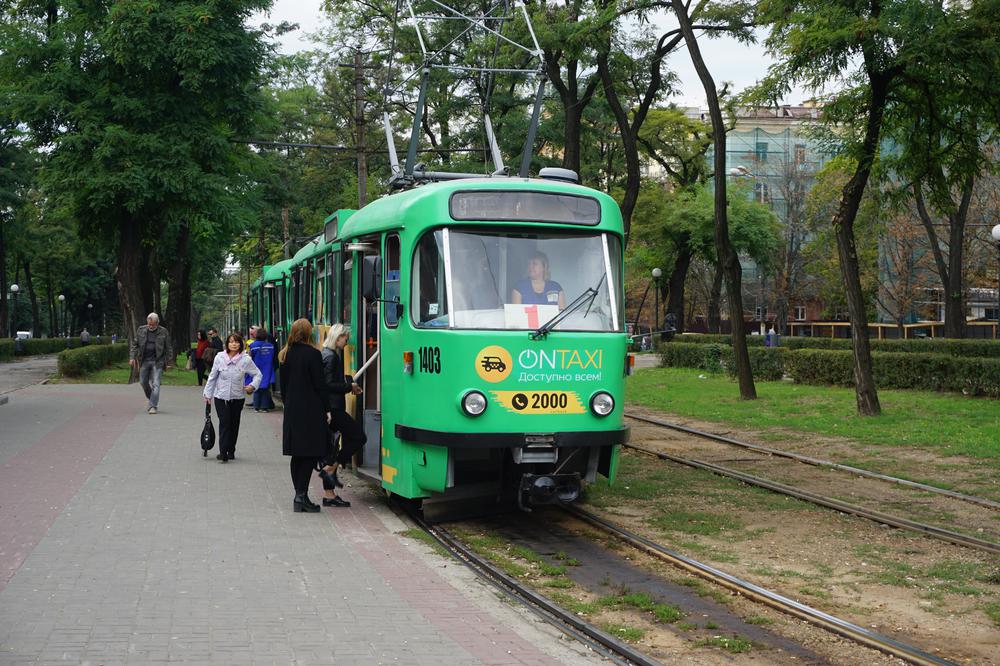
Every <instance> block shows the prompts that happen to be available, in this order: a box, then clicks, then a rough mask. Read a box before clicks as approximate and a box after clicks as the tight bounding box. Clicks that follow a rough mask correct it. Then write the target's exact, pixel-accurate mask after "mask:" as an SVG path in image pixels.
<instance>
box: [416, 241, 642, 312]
mask: <svg viewBox="0 0 1000 666" xmlns="http://www.w3.org/2000/svg"><path fill="white" fill-rule="evenodd" d="M621 273H622V269H621V243H620V242H619V240H618V238H617V237H615V236H613V235H611V234H604V233H594V234H582V235H580V234H573V235H567V234H559V235H556V234H542V233H535V232H532V233H510V232H505V233H502V232H494V231H487V230H479V229H475V230H470V229H438V230H436V231H434V232H431V233H428V234H426V235H424V237H423V238H421V240H420V241H419V243H418V245H417V250H416V253H415V255H414V261H413V282H412V298H411V301H410V303H411V305H410V308H411V311H412V312H411V314H412V317H413V321H414V322H415V323H416V325H417V326H422V327H429V328H435V327H444V328H461V329H495V330H500V329H515V330H536V329H538V328H539V327H540V326H542V325H543V324H545V323H546V322H549V321H550V320H552V318H553V317H555V316H556V315H558V314H559V313H560V312H561V311H562V310H564V309H566V308H567V306H570V305H572V304H573V303H574V301H576V300H577V299H578V298H580V297H581V296H583V295H584V294H587V299H586V300H587V301H588V302H586V303H584V304H583V305H582V307H575V308H571V309H569V310H568V311H567V314H566V316H565V317H564V318H562V319H560V320H559V321H558V323H557V324H556V325H555V326H554V327H553V329H552V330H555V331H621V330H622V326H623V321H624V317H623V316H622V311H621V308H622V303H621V297H620V289H621V286H620V285H621ZM588 290H593V291H589V292H588ZM594 291H596V294H594Z"/></svg>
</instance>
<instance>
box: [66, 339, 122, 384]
mask: <svg viewBox="0 0 1000 666" xmlns="http://www.w3.org/2000/svg"><path fill="white" fill-rule="evenodd" d="M127 359H128V344H126V343H117V344H113V345H96V346H93V345H92V346H89V347H84V348H82V349H66V350H64V351H61V352H59V374H60V375H62V376H64V377H82V376H84V375H86V374H89V373H91V372H94V371H96V370H100V369H101V368H105V367H107V366H109V365H111V364H113V363H119V362H121V361H124V360H127Z"/></svg>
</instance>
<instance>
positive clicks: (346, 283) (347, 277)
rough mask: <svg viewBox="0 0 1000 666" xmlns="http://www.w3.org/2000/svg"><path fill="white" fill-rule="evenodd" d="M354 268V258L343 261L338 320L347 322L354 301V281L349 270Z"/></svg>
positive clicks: (349, 318) (349, 319)
mask: <svg viewBox="0 0 1000 666" xmlns="http://www.w3.org/2000/svg"><path fill="white" fill-rule="evenodd" d="M353 269H354V260H353V259H351V258H348V259H347V260H346V261H344V271H343V273H341V278H340V292H341V294H343V298H342V299H341V301H340V303H341V307H340V321H341V322H343V323H345V324H347V323H349V322H350V321H351V307H352V304H353V303H354V283H353V282H352V280H351V272H352V270H353Z"/></svg>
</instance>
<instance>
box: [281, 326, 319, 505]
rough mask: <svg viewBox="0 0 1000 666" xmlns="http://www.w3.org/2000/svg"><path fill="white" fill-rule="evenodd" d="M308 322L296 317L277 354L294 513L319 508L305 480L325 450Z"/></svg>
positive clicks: (315, 352)
mask: <svg viewBox="0 0 1000 666" xmlns="http://www.w3.org/2000/svg"><path fill="white" fill-rule="evenodd" d="M311 339H312V324H310V323H309V320H308V319H296V320H295V321H294V322H293V323H292V329H291V331H290V332H289V334H288V341H287V342H286V343H285V346H284V348H283V349H282V350H281V351H280V352H279V353H278V361H279V363H280V364H281V372H280V382H281V400H282V402H283V403H284V415H283V420H282V424H281V451H282V453H284V454H285V455H286V456H291V457H292V460H291V465H290V468H291V473H292V485H293V486H295V501H294V502H293V503H292V508H293V510H294V511H295V512H296V513H301V512H307V513H314V512H317V511H319V510H320V508H319V505H318V504H314V503H313V502H312V501H311V500H310V499H309V495H308V494H307V493H308V491H309V479H310V477H311V476H312V472H313V470H314V469H315V467H316V463H317V461H319V460H320V459H321V458H322V457H323V456H324V454H325V453H326V448H327V439H328V437H329V434H328V430H327V409H326V393H327V388H326V383H325V382H324V380H323V358H322V356H320V353H319V350H318V349H316V348H315V347H313V346H312V345H311V344H310V340H311Z"/></svg>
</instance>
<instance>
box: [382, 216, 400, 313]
mask: <svg viewBox="0 0 1000 666" xmlns="http://www.w3.org/2000/svg"><path fill="white" fill-rule="evenodd" d="M383 265H384V266H385V289H383V293H382V298H384V299H385V300H386V302H385V303H383V306H384V307H385V325H386V326H389V327H393V328H394V327H395V326H397V325H398V324H399V317H398V316H397V311H396V303H394V302H392V301H396V302H399V236H397V235H396V234H393V235H391V236H388V237H387V238H386V239H385V261H384V262H383Z"/></svg>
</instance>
